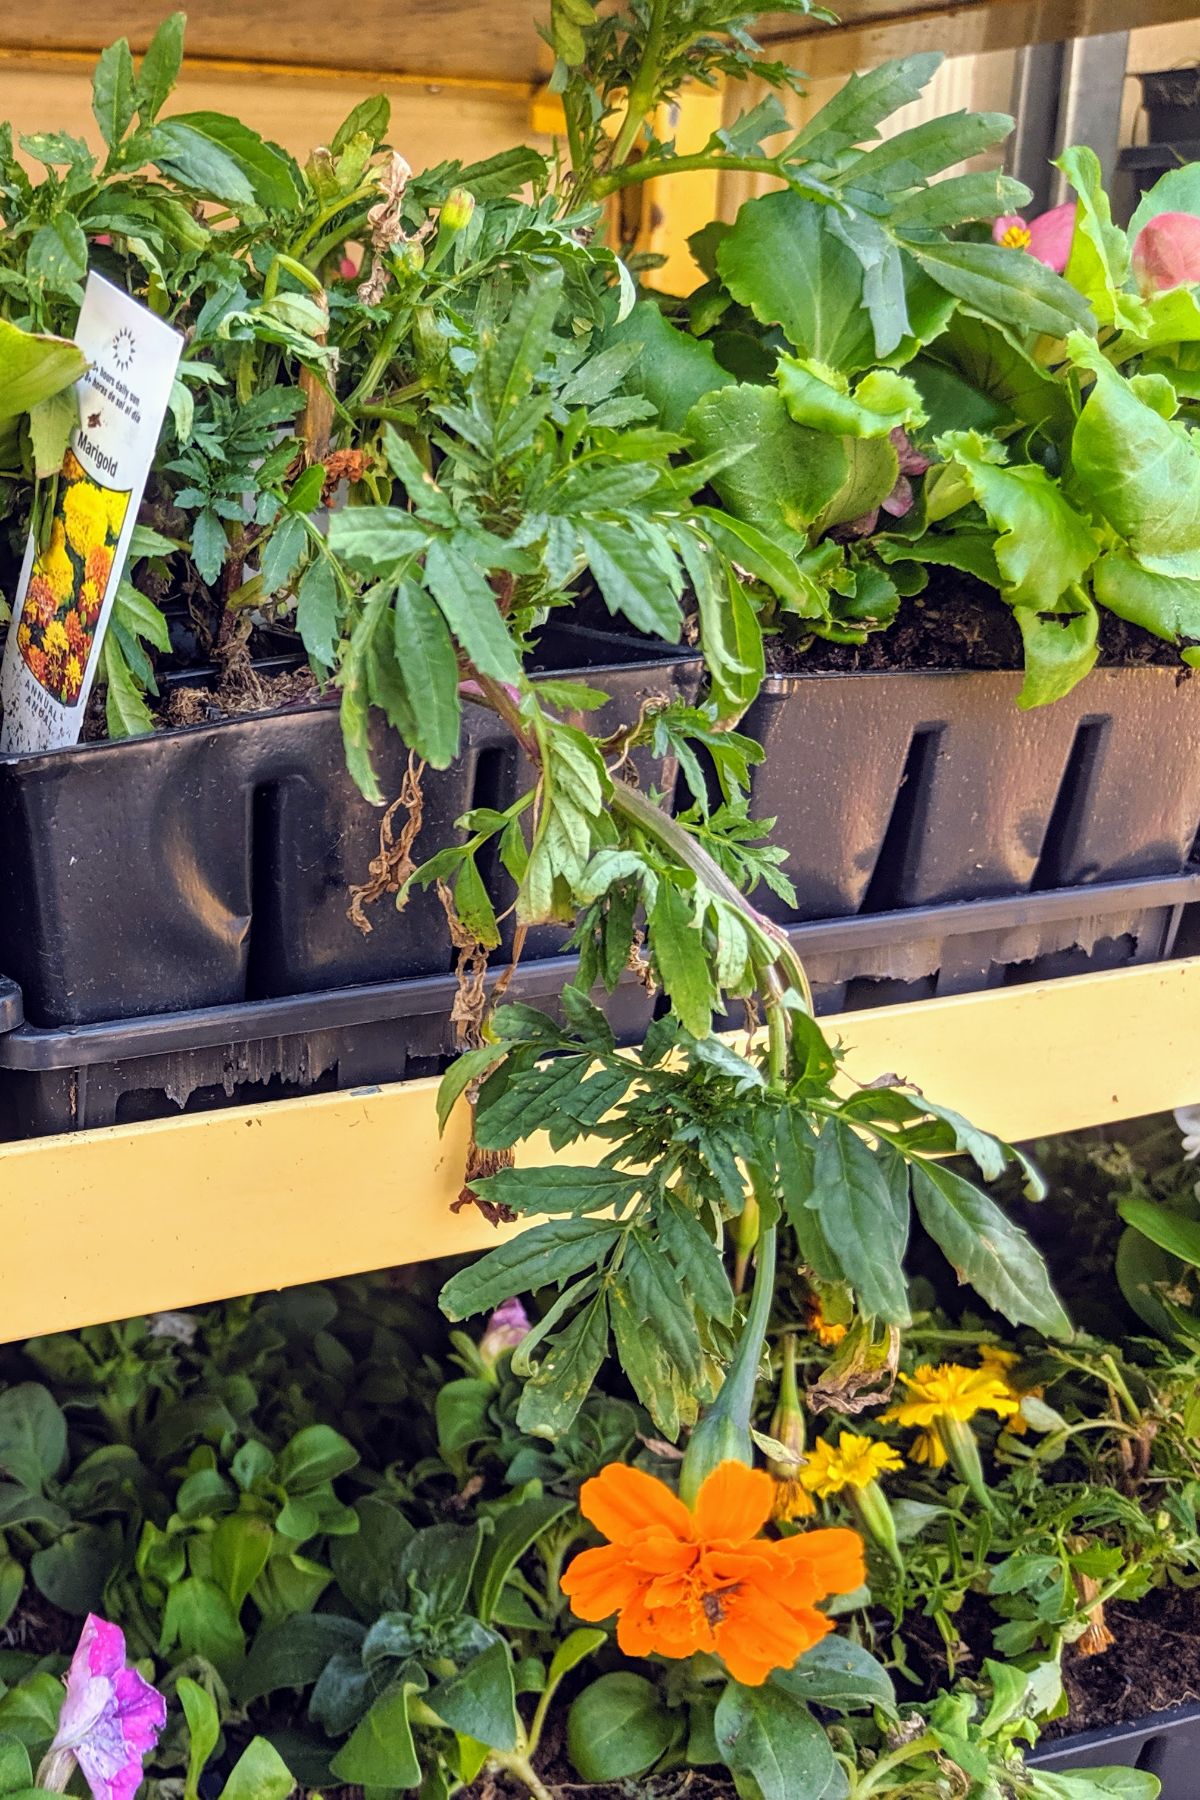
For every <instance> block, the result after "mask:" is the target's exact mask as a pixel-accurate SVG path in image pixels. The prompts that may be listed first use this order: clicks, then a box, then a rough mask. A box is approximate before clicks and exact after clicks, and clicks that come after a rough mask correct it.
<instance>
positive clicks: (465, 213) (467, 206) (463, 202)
mask: <svg viewBox="0 0 1200 1800" xmlns="http://www.w3.org/2000/svg"><path fill="white" fill-rule="evenodd" d="M474 212H475V196H474V194H472V193H471V192H470V191H469V190H468V189H467V188H451V190H450V192H449V193H448V194H447V195H446V199H445V202H444V203H443V206H442V210H441V213H440V214H439V217H438V231H439V235H440V233H441V232H443V231H463V230H464V229H465V228H466V227H467V226H468V225H469V224H470V223H471V219H472V217H473V215H474Z"/></svg>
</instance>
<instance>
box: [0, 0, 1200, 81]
mask: <svg viewBox="0 0 1200 1800" xmlns="http://www.w3.org/2000/svg"><path fill="white" fill-rule="evenodd" d="M0 10H2V11H3V16H0V54H2V53H3V52H5V51H8V52H17V53H20V54H21V55H23V56H28V57H31V58H35V59H37V60H38V61H39V62H41V63H42V64H45V63H46V62H47V61H48V60H49V61H51V62H52V61H53V60H54V59H56V58H58V57H64V58H70V57H72V56H77V55H79V53H81V52H86V53H88V54H89V55H93V54H94V53H95V52H96V51H98V50H100V49H102V48H103V47H104V45H105V44H107V43H110V42H111V41H112V40H113V39H115V38H118V37H121V36H125V37H128V38H129V40H130V42H131V44H132V45H133V48H134V50H135V51H140V50H142V49H144V48H145V45H146V43H147V41H148V40H149V37H150V35H151V33H152V32H153V30H154V27H155V26H156V25H157V24H158V22H159V20H160V19H161V18H162V16H163V11H164V7H163V4H162V0H93V4H92V5H91V6H89V7H86V8H84V9H80V8H79V7H77V6H74V5H71V4H69V0H43V4H42V5H41V6H39V7H36V8H28V7H26V8H15V7H14V8H12V9H0ZM187 10H188V50H189V55H190V56H191V57H195V58H198V59H201V60H203V61H207V62H212V63H221V64H225V65H232V66H237V67H241V68H245V67H247V66H253V65H255V64H258V65H263V66H269V65H274V66H275V67H276V68H279V67H281V66H283V65H288V64H291V65H295V66H296V67H297V68H300V67H303V68H306V69H322V70H325V71H326V72H328V71H347V70H354V71H360V72H361V73H362V74H363V76H364V79H369V77H370V76H371V75H376V76H379V77H381V78H387V77H391V78H395V77H397V76H402V77H407V78H410V79H420V80H425V81H430V82H434V83H436V82H441V81H447V82H448V81H453V80H456V79H458V80H466V81H470V82H472V83H487V84H488V85H493V86H506V85H510V84H514V83H516V84H526V85H528V86H530V87H533V86H534V85H536V84H538V83H540V82H541V81H544V80H545V77H546V75H547V74H548V73H549V69H550V66H551V57H550V52H549V50H548V48H547V46H546V45H545V43H544V42H543V40H542V39H541V38H540V37H539V35H538V31H537V26H538V24H539V23H541V22H542V21H543V19H544V17H545V16H546V15H547V14H548V12H549V6H548V0H486V4H485V0H403V3H402V4H401V6H399V7H398V8H392V7H385V6H383V5H379V4H376V5H372V6H360V7H357V8H355V9H354V14H353V21H352V28H348V25H347V20H346V18H345V16H344V14H343V13H341V12H340V11H339V10H338V9H337V8H331V7H330V6H329V5H328V4H327V3H326V0H256V4H255V5H254V6H253V7H239V8H237V9H236V15H234V14H231V10H230V7H229V4H228V0H192V3H191V4H190V5H189V6H188V9H187ZM832 10H834V11H836V12H837V13H838V15H839V22H838V23H837V24H836V25H828V24H825V23H823V22H822V21H820V20H817V19H803V18H797V17H796V16H795V15H794V14H788V13H767V14H766V15H765V17H763V18H762V19H761V20H760V23H759V26H758V29H757V35H758V37H759V39H760V41H761V42H762V43H764V44H765V45H767V46H768V47H770V48H771V50H772V52H773V53H775V54H780V53H784V52H786V51H787V50H788V49H789V48H792V49H794V50H795V52H796V60H797V62H798V63H799V66H800V67H801V68H803V69H805V70H807V71H808V73H809V74H811V75H813V76H817V75H827V74H833V73H836V72H838V71H842V70H846V71H848V70H850V69H852V68H855V67H864V66H867V65H869V64H872V63H875V62H878V61H880V60H881V59H882V58H884V57H887V56H897V55H904V54H907V53H908V52H909V51H910V50H915V49H927V48H928V47H929V46H930V45H931V44H934V45H937V47H938V48H939V49H942V50H944V51H945V52H946V54H947V55H949V56H962V55H967V54H970V53H972V52H975V51H984V50H999V49H1012V48H1015V47H1017V46H1018V45H1021V44H1026V43H1044V42H1048V41H1061V40H1064V39H1067V38H1072V37H1087V36H1090V35H1093V34H1095V33H1097V32H1108V31H1119V30H1125V29H1127V28H1128V27H1129V25H1130V24H1131V23H1133V22H1135V21H1134V20H1132V19H1131V16H1130V9H1129V4H1128V0H943V3H942V4H936V3H934V4H931V3H930V0H915V3H914V0H840V4H835V5H834V6H833V9H832ZM1197 16H1200V0H1140V3H1139V5H1138V8H1137V17H1136V23H1137V24H1138V25H1158V24H1169V23H1174V22H1177V21H1180V20H1184V19H1190V18H1195V17H1197Z"/></svg>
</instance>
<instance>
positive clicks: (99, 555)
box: [84, 544, 113, 593]
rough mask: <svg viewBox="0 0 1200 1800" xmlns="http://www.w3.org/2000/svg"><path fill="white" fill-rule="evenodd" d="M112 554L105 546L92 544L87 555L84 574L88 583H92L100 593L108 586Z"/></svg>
mask: <svg viewBox="0 0 1200 1800" xmlns="http://www.w3.org/2000/svg"><path fill="white" fill-rule="evenodd" d="M112 560H113V553H112V551H111V550H110V549H109V548H108V545H107V544H93V546H92V548H91V549H90V550H89V551H88V553H87V562H86V563H85V564H84V572H85V573H86V575H87V578H88V580H89V581H94V582H95V584H96V586H97V588H98V589H99V590H100V592H101V593H103V592H104V590H105V588H106V587H107V586H108V578H109V576H110V575H111V573H112Z"/></svg>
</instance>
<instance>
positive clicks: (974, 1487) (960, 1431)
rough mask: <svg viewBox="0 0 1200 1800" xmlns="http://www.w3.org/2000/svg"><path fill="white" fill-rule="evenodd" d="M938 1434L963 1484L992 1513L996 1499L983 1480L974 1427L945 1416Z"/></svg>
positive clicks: (942, 1418) (941, 1420) (941, 1419)
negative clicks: (993, 1499)
mask: <svg viewBox="0 0 1200 1800" xmlns="http://www.w3.org/2000/svg"><path fill="white" fill-rule="evenodd" d="M935 1430H936V1432H937V1436H938V1438H939V1439H940V1441H941V1445H942V1449H943V1450H944V1451H945V1452H946V1455H947V1457H948V1458H949V1460H950V1462H951V1463H952V1464H953V1465H954V1472H955V1474H956V1475H957V1476H958V1478H959V1480H960V1481H962V1482H965V1484H966V1486H967V1487H968V1489H969V1490H970V1492H971V1493H972V1494H973V1495H974V1497H975V1499H976V1500H978V1502H979V1504H980V1506H982V1507H983V1508H984V1509H985V1510H986V1511H987V1512H991V1510H992V1496H991V1495H990V1494H989V1493H988V1488H987V1482H986V1481H985V1480H984V1478H983V1464H982V1463H981V1462H980V1460H979V1445H978V1444H977V1443H976V1441H975V1433H974V1432H973V1431H972V1430H971V1427H970V1426H969V1425H968V1424H966V1422H965V1421H964V1420H962V1419H953V1418H951V1417H950V1416H949V1415H948V1414H946V1413H943V1414H942V1416H941V1418H939V1419H938V1420H937V1423H936V1426H935Z"/></svg>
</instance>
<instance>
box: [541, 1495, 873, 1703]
mask: <svg viewBox="0 0 1200 1800" xmlns="http://www.w3.org/2000/svg"><path fill="white" fill-rule="evenodd" d="M774 1497H775V1484H774V1483H773V1481H772V1480H771V1477H770V1476H769V1475H767V1474H765V1473H764V1472H763V1471H762V1470H756V1469H747V1468H744V1467H743V1465H742V1464H741V1463H736V1462H723V1463H721V1464H720V1466H719V1467H718V1468H716V1469H714V1470H713V1472H712V1474H711V1475H709V1476H708V1477H707V1478H706V1480H705V1481H704V1483H703V1485H702V1486H701V1488H700V1492H699V1494H698V1495H697V1497H696V1505H695V1508H694V1509H689V1508H688V1507H687V1506H685V1505H684V1503H683V1501H682V1500H681V1499H680V1498H679V1496H678V1495H677V1494H675V1493H673V1492H672V1490H671V1489H670V1488H669V1487H668V1486H667V1485H666V1483H665V1482H662V1481H659V1480H657V1479H656V1478H655V1477H654V1476H653V1475H647V1474H645V1473H644V1472H643V1471H642V1470H641V1469H631V1468H628V1467H627V1466H626V1465H625V1464H624V1463H609V1464H608V1466H607V1468H604V1469H602V1470H601V1471H600V1473H599V1475H597V1476H595V1477H594V1478H593V1479H592V1480H591V1481H585V1482H584V1484H583V1488H582V1490H581V1492H580V1496H579V1509H580V1511H581V1512H582V1513H583V1516H584V1518H585V1519H589V1520H590V1521H591V1523H592V1524H593V1525H594V1526H595V1527H596V1529H597V1530H598V1531H600V1532H602V1533H603V1534H604V1536H605V1537H606V1538H608V1540H609V1542H608V1543H607V1544H605V1545H602V1546H601V1547H600V1548H598V1549H595V1550H584V1551H581V1552H580V1554H579V1555H578V1556H577V1557H575V1558H574V1560H573V1561H572V1562H571V1564H570V1566H569V1567H568V1568H567V1570H566V1571H565V1573H564V1575H563V1578H562V1588H563V1592H564V1594H566V1595H567V1596H568V1598H569V1599H570V1601H571V1605H572V1607H573V1608H574V1610H575V1612H576V1613H577V1614H578V1616H579V1617H580V1618H581V1619H590V1620H599V1619H607V1618H609V1617H610V1616H611V1615H612V1614H613V1613H616V1614H618V1619H617V1642H618V1644H619V1645H620V1647H621V1649H622V1650H623V1651H624V1652H625V1654H626V1655H627V1656H650V1655H652V1654H653V1653H654V1652H658V1654H659V1655H661V1656H671V1657H685V1656H691V1655H693V1654H694V1653H695V1652H696V1651H699V1650H703V1651H708V1652H709V1653H710V1654H714V1655H717V1656H719V1657H720V1658H721V1659H722V1661H723V1662H724V1664H725V1667H726V1668H727V1669H728V1670H729V1673H730V1674H731V1675H732V1676H733V1678H734V1680H735V1681H740V1682H742V1683H744V1684H745V1685H746V1686H748V1687H758V1686H759V1685H760V1684H761V1683H762V1682H764V1681H765V1680H766V1678H767V1676H768V1675H769V1674H770V1673H771V1671H772V1669H790V1668H791V1666H792V1664H793V1663H794V1662H795V1661H796V1659H797V1657H799V1656H803V1654H804V1652H805V1651H806V1650H808V1649H811V1647H812V1645H813V1644H815V1643H817V1642H818V1641H819V1640H820V1639H821V1638H823V1637H824V1636H825V1635H826V1633H827V1632H830V1631H832V1629H833V1625H832V1622H831V1621H830V1620H829V1619H827V1618H826V1617H825V1615H824V1614H823V1613H820V1612H818V1611H817V1610H816V1608H817V1602H818V1601H821V1600H825V1599H827V1598H828V1597H829V1595H830V1594H849V1593H852V1592H853V1591H854V1589H855V1588H857V1587H860V1586H861V1585H862V1582H863V1580H864V1564H863V1548H862V1539H861V1538H860V1537H859V1535H858V1533H857V1532H855V1531H847V1530H844V1529H835V1530H829V1531H802V1532H798V1533H797V1534H796V1535H795V1536H794V1537H789V1538H784V1539H781V1540H779V1541H773V1540H770V1539H767V1538H762V1537H760V1536H759V1533H760V1532H761V1530H762V1528H763V1526H764V1525H765V1524H766V1522H767V1520H768V1519H769V1517H770V1516H771V1506H772V1502H773V1500H774Z"/></svg>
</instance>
